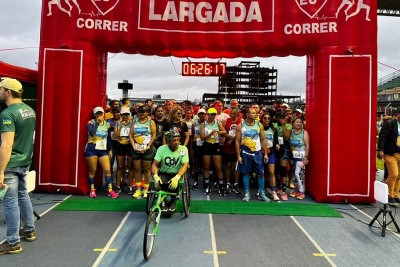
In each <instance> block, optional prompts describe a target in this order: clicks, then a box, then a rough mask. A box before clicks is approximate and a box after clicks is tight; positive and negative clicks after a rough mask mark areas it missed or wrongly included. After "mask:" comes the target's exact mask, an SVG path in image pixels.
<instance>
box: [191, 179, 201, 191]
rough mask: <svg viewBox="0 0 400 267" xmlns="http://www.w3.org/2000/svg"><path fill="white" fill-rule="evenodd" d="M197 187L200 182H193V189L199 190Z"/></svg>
mask: <svg viewBox="0 0 400 267" xmlns="http://www.w3.org/2000/svg"><path fill="white" fill-rule="evenodd" d="M197 189H199V182H197V181H196V182H194V183H193V186H192V190H193V191H197Z"/></svg>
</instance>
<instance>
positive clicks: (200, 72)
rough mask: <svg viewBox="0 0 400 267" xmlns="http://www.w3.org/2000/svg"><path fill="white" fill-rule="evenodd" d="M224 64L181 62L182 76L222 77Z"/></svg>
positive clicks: (224, 71)
mask: <svg viewBox="0 0 400 267" xmlns="http://www.w3.org/2000/svg"><path fill="white" fill-rule="evenodd" d="M225 74H226V63H220V62H182V76H224V75H225Z"/></svg>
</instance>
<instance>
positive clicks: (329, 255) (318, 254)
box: [313, 253, 336, 257]
mask: <svg viewBox="0 0 400 267" xmlns="http://www.w3.org/2000/svg"><path fill="white" fill-rule="evenodd" d="M313 255H314V256H315V257H323V256H324V254H322V253H313ZM325 255H326V256H328V257H336V254H334V253H330V254H329V253H326V254H325Z"/></svg>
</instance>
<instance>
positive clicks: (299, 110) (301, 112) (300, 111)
mask: <svg viewBox="0 0 400 267" xmlns="http://www.w3.org/2000/svg"><path fill="white" fill-rule="evenodd" d="M295 112H298V113H300V114H303V111H302V110H301V109H299V108H298V109H296V110H295Z"/></svg>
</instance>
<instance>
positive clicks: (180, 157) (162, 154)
mask: <svg viewBox="0 0 400 267" xmlns="http://www.w3.org/2000/svg"><path fill="white" fill-rule="evenodd" d="M180 139H181V137H180V134H179V133H178V132H176V131H168V132H166V133H165V141H166V144H165V145H162V146H160V147H159V148H158V149H157V153H156V155H155V157H154V161H153V164H152V165H151V173H152V174H153V180H154V185H155V187H156V189H161V190H163V191H166V192H170V193H176V194H178V191H179V188H178V185H179V180H180V179H182V177H183V175H184V174H185V173H186V171H187V169H188V166H189V153H188V149H187V147H185V146H182V145H180ZM175 202H176V196H171V199H170V200H169V202H168V203H165V202H163V203H162V204H161V210H162V211H169V212H175Z"/></svg>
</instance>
